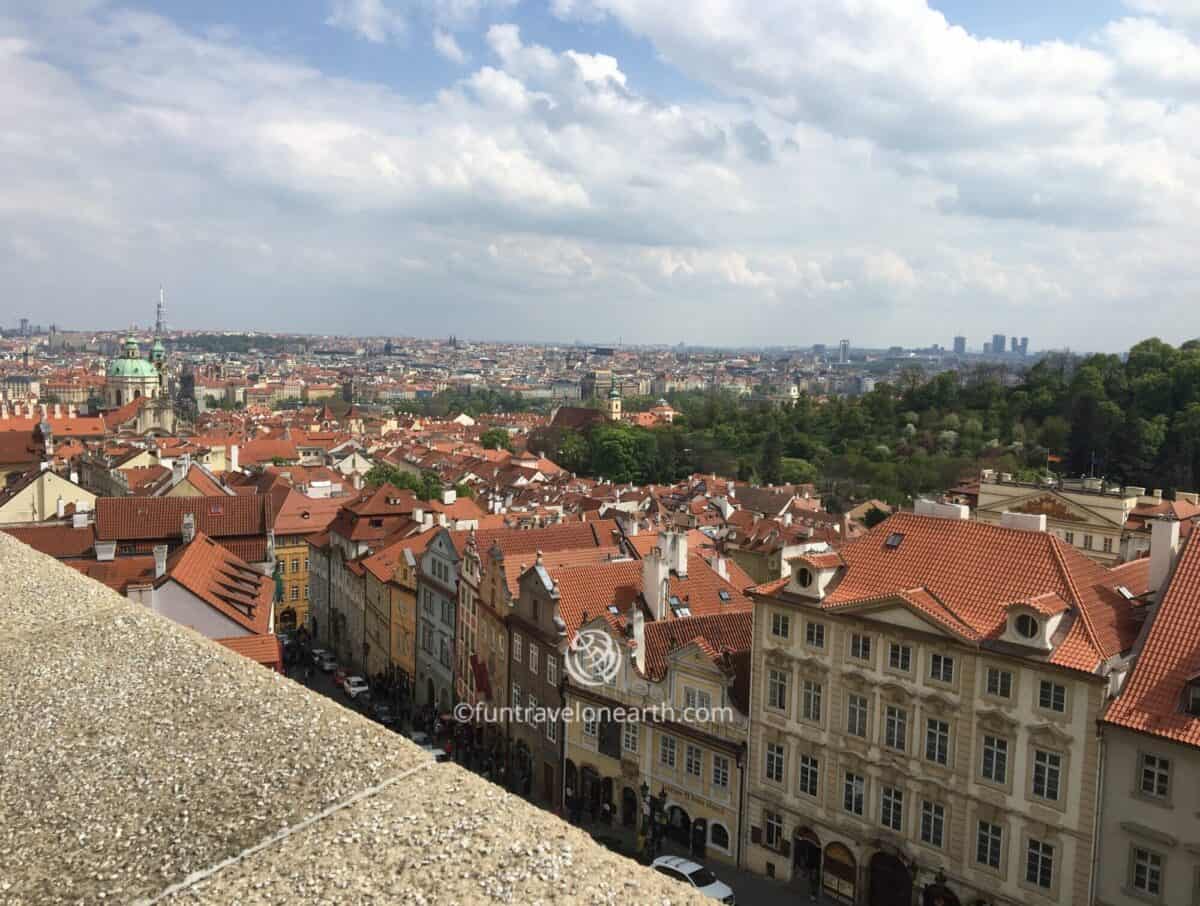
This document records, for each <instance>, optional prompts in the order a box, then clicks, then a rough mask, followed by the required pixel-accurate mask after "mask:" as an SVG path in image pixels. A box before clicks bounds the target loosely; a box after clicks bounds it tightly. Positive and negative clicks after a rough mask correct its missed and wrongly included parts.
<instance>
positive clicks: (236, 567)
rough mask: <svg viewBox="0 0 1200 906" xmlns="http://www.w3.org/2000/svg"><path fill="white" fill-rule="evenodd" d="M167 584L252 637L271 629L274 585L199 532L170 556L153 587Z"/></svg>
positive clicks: (243, 561)
mask: <svg viewBox="0 0 1200 906" xmlns="http://www.w3.org/2000/svg"><path fill="white" fill-rule="evenodd" d="M169 581H174V582H177V583H178V584H179V585H181V586H183V587H184V588H186V589H187V590H188V591H190V592H191V593H192V594H194V595H195V596H196V597H198V598H200V599H201V600H203V601H205V602H206V603H208V604H209V605H211V606H212V607H214V608H215V609H216V610H218V611H220V612H221V613H222V614H224V615H225V616H227V617H229V619H231V620H233V621H234V622H235V623H237V624H239V625H240V626H243V627H244V628H246V629H247V630H249V631H250V632H252V633H256V634H259V635H261V634H264V633H266V632H267V630H268V628H269V627H270V618H271V599H272V597H273V595H274V592H275V583H274V582H272V581H271V579H270V578H269V577H267V576H264V575H263V574H262V573H260V572H259V571H258V570H256V569H254V568H252V567H251V566H249V565H248V564H247V563H246V561H245V560H242V559H241V558H240V557H237V556H235V555H234V554H232V553H230V552H229V551H228V550H227V549H226V548H225V547H223V546H222V545H220V544H218V543H217V542H215V541H214V540H213V539H212V538H209V537H208V536H207V535H205V534H204V533H202V532H197V533H196V537H195V538H193V539H192V541H191V543H189V544H187V545H185V546H184V547H181V548H180V549H179V550H177V551H176V552H175V553H174V554H172V555H171V557H170V559H169V560H168V561H167V571H166V574H165V575H164V576H163V577H162V578H161V579H159V580H158V582H157V583H156V584H159V585H161V584H164V583H166V582H169Z"/></svg>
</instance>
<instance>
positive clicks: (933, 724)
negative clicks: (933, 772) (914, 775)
mask: <svg viewBox="0 0 1200 906" xmlns="http://www.w3.org/2000/svg"><path fill="white" fill-rule="evenodd" d="M925 760H926V761H932V762H935V763H937V764H949V762H950V724H948V723H946V721H944V720H938V719H937V718H933V717H931V718H929V720H928V721H927V722H926V724H925Z"/></svg>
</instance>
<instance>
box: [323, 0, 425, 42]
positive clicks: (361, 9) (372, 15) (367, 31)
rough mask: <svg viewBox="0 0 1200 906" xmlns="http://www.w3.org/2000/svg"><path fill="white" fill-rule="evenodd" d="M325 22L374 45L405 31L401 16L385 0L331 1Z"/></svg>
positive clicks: (401, 35)
mask: <svg viewBox="0 0 1200 906" xmlns="http://www.w3.org/2000/svg"><path fill="white" fill-rule="evenodd" d="M325 22H326V24H327V25H332V26H334V27H335V28H344V29H346V30H347V31H352V32H354V33H355V34H357V35H358V36H359V37H360V38H365V39H366V40H368V41H371V42H372V43H374V44H382V43H383V42H385V41H389V40H393V39H396V38H400V37H403V36H404V34H405V33H406V32H407V31H408V26H407V23H406V22H405V18H404V16H403V15H401V14H400V13H398V12H396V11H394V10H393V9H391V8H390V7H389V6H388V4H387V3H385V2H384V0H333V9H332V10H331V11H330V13H329V18H328V19H326V20H325Z"/></svg>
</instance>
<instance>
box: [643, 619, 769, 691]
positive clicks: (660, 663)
mask: <svg viewBox="0 0 1200 906" xmlns="http://www.w3.org/2000/svg"><path fill="white" fill-rule="evenodd" d="M645 638H646V676H647V677H648V678H649V679H652V680H660V679H662V678H663V677H664V676H665V675H666V672H667V662H668V660H669V658H670V656H671V652H673V651H676V650H678V649H680V648H683V647H685V646H687V645H689V644H691V643H692V642H696V643H697V644H698V645H699V646H700V648H701V650H702V651H704V653H705V654H706V655H708V657H709V658H710V659H711V660H712V661H713V662H714V663H716V664H717V665H718V666H720V667H723V668H725V669H732V666H733V663H732V660H731V659H729V656H732V655H736V654H742V653H744V652H747V651H749V650H750V647H751V645H752V644H753V639H754V613H753V611H752V610H750V609H749V608H745V607H743V608H742V609H740V610H736V611H731V612H729V613H715V614H708V615H707V616H698V617H683V618H681V619H678V620H660V621H658V622H655V623H647V624H646V636H645Z"/></svg>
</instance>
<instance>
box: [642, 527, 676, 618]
mask: <svg viewBox="0 0 1200 906" xmlns="http://www.w3.org/2000/svg"><path fill="white" fill-rule="evenodd" d="M664 537H665V535H662V534H660V535H659V541H660V542H661V541H662V539H663V538H664ZM670 570H671V567H670V564H669V563H668V562H667V555H666V554H665V553H664V552H663V550H662V548H661V547H653V548H651V549H650V553H648V554H647V555H646V556H645V558H643V560H642V597H643V598H645V599H646V606H647V607H649V608H650V615H651V616H652V617H653V618H654V619H656V620H661V619H662V618H663V617H664V616H665V615H666V613H667V600H668V598H670V596H671V581H670V575H671V572H670ZM634 610H635V611H637V610H638V608H637V607H635V608H634Z"/></svg>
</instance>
